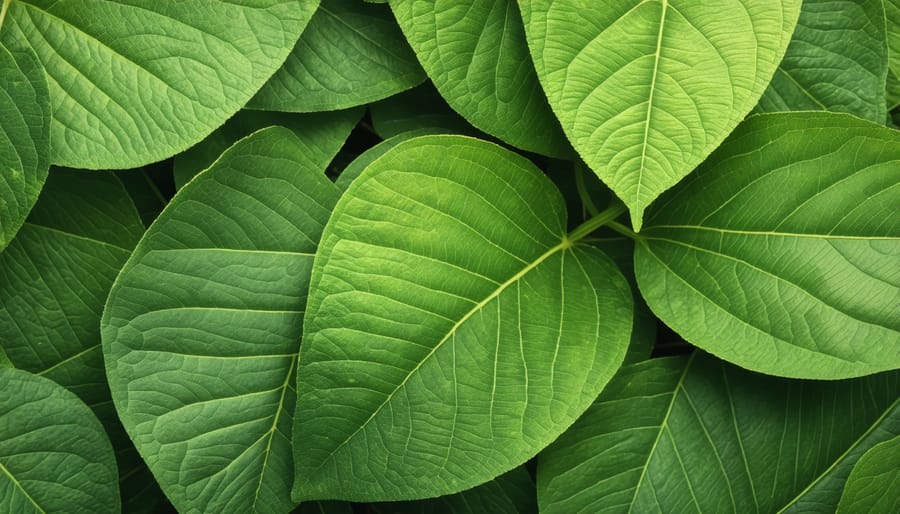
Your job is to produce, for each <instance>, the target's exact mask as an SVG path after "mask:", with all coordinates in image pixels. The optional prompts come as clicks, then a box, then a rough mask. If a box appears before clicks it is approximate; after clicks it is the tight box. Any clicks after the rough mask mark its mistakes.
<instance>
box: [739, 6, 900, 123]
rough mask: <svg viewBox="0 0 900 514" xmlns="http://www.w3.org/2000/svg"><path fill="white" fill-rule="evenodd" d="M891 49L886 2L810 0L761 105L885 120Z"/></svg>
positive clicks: (759, 109)
mask: <svg viewBox="0 0 900 514" xmlns="http://www.w3.org/2000/svg"><path fill="white" fill-rule="evenodd" d="M887 51H888V49H887V45H886V44H885V21H884V7H883V6H882V3H881V2H878V1H870V0H866V1H863V2H860V1H856V0H839V1H835V0H806V1H804V2H803V8H802V9H801V11H800V19H799V20H798V21H797V28H796V30H794V35H793V38H792V39H791V44H790V45H789V46H788V49H787V52H786V53H785V54H784V59H783V60H782V61H781V64H780V65H779V66H778V70H776V72H775V76H773V77H772V82H771V83H770V84H769V88H768V89H767V90H766V92H765V93H764V94H763V96H762V98H761V99H760V101H759V105H758V106H757V108H756V110H757V112H778V111H832V112H847V113H850V114H855V115H856V116H859V117H861V118H865V119H868V120H871V121H874V122H876V123H883V122H884V117H885V114H886V110H885V100H884V94H885V91H884V84H885V77H886V75H887V71H888V55H887Z"/></svg>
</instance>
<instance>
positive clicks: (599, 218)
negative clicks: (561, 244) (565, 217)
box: [566, 199, 628, 243]
mask: <svg viewBox="0 0 900 514" xmlns="http://www.w3.org/2000/svg"><path fill="white" fill-rule="evenodd" d="M627 210H628V208H627V207H625V204H623V203H622V202H621V201H619V200H618V199H615V200H613V203H612V205H610V206H609V207H607V208H606V210H604V211H603V212H601V213H599V214H597V215H596V216H594V217H592V218H590V219H589V220H587V221H585V222H584V223H582V224H581V225H578V226H577V227H575V229H574V230H572V231H571V232H569V235H567V236H566V239H567V240H568V241H569V242H570V243H575V242H577V241H579V240H581V239H582V238H584V237H585V236H587V235H588V234H590V233H591V232H593V231H595V230H597V229H598V228H600V227H602V226H603V225H607V224H609V223H612V222H613V220H615V219H616V218H618V217H619V216H621V215H622V214H623V213H624V212H625V211H627Z"/></svg>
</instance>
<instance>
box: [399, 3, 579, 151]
mask: <svg viewBox="0 0 900 514" xmlns="http://www.w3.org/2000/svg"><path fill="white" fill-rule="evenodd" d="M389 3H390V6H391V9H393V11H394V16H396V18H397V23H399V24H400V28H401V29H403V33H404V34H405V35H406V39H407V40H408V41H409V44H410V45H411V46H412V48H413V50H415V52H416V57H418V58H419V62H421V63H422V67H423V68H425V72H426V73H428V76H429V77H430V78H431V80H432V82H434V85H435V86H436V87H437V89H438V91H440V93H441V96H443V97H444V98H445V99H446V100H447V103H449V104H450V106H451V107H453V109H454V110H456V112H458V113H460V114H461V115H462V116H463V117H464V118H465V119H466V120H468V121H469V123H471V124H472V125H474V126H475V127H478V128H479V129H480V130H483V131H485V132H487V133H488V134H491V135H492V136H495V137H497V138H499V139H501V140H503V141H505V142H507V143H509V144H511V145H513V146H515V147H517V148H521V149H523V150H528V151H531V152H537V153H540V154H544V155H551V156H557V157H569V156H570V155H571V153H572V150H571V147H570V146H569V143H568V141H566V137H565V135H564V134H563V132H562V130H560V127H559V122H558V121H557V120H556V118H555V117H554V116H553V112H552V111H551V110H550V107H549V106H548V105H547V98H546V97H545V96H544V93H543V91H541V86H540V84H539V82H538V80H537V76H536V75H535V72H534V67H533V65H532V64H531V59H530V58H529V56H528V46H527V44H526V42H525V31H524V29H523V27H522V19H521V16H520V15H519V10H518V8H517V6H516V2H515V0H499V1H496V0H457V1H454V2H419V1H417V0H391V1H390V2H389Z"/></svg>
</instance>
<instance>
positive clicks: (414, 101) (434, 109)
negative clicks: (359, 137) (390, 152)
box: [369, 82, 487, 139]
mask: <svg viewBox="0 0 900 514" xmlns="http://www.w3.org/2000/svg"><path fill="white" fill-rule="evenodd" d="M369 113H370V116H371V118H372V128H373V130H374V131H375V133H376V134H378V135H379V136H380V137H381V138H382V139H390V138H392V137H394V136H397V135H400V134H402V133H404V132H415V131H418V130H421V129H431V130H436V131H440V132H444V133H448V134H466V135H469V136H481V132H480V131H478V130H477V129H475V127H473V126H471V125H469V123H468V122H467V121H466V120H464V119H463V118H461V117H460V116H459V114H456V112H454V111H453V109H451V108H450V106H448V105H447V102H446V101H444V99H443V98H442V97H441V95H440V94H438V92H437V90H435V89H434V86H433V85H432V84H431V82H426V83H425V84H423V85H421V86H419V87H416V88H413V89H412V90H410V91H407V92H405V93H400V94H398V95H394V96H392V97H390V98H387V99H385V100H382V101H380V102H375V103H373V104H372V105H370V106H369ZM485 137H487V136H485Z"/></svg>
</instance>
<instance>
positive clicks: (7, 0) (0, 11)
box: [0, 0, 12, 29]
mask: <svg viewBox="0 0 900 514" xmlns="http://www.w3.org/2000/svg"><path fill="white" fill-rule="evenodd" d="M11 3H12V0H3V7H0V29H2V28H3V20H5V19H6V10H7V9H9V4H11Z"/></svg>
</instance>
